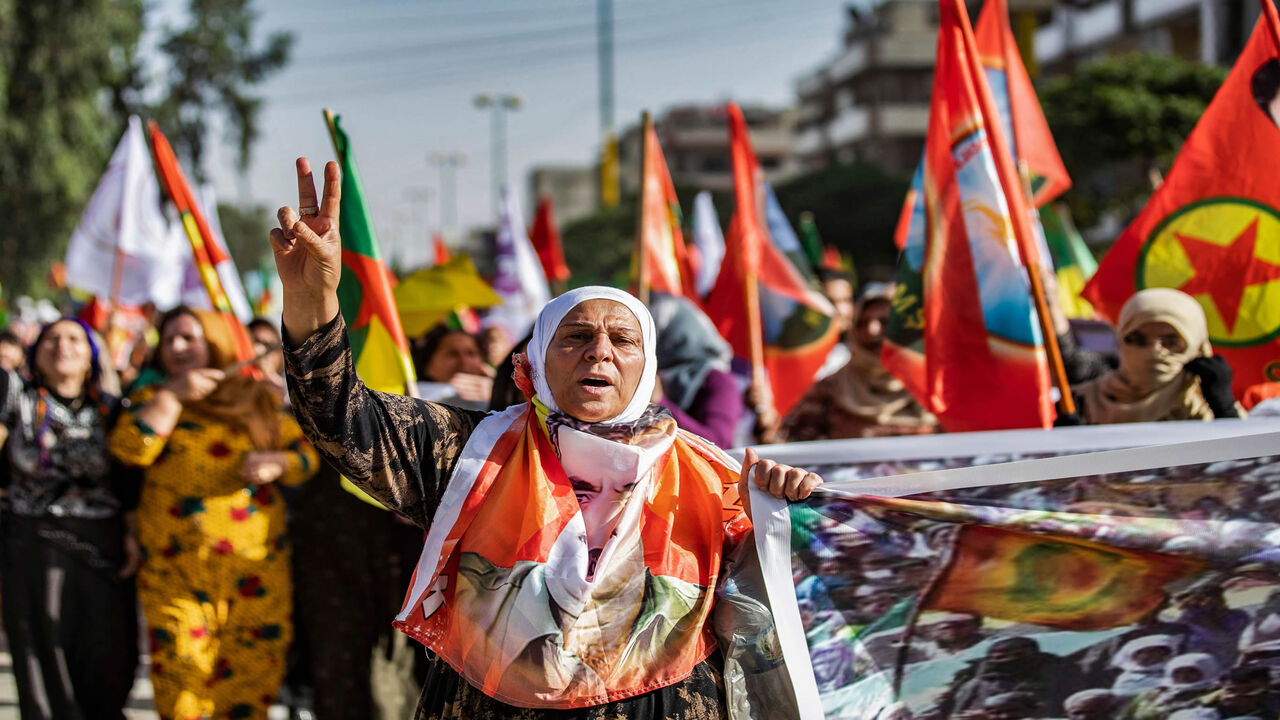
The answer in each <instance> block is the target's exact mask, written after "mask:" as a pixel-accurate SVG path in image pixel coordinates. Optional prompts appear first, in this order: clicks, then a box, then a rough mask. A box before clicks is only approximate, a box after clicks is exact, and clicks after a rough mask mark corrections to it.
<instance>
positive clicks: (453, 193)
mask: <svg viewBox="0 0 1280 720" xmlns="http://www.w3.org/2000/svg"><path fill="white" fill-rule="evenodd" d="M466 162H467V155H466V153H462V152H458V151H456V150H455V151H454V152H450V153H442V152H433V153H431V154H430V155H428V156H427V164H428V165H430V166H431V167H438V168H440V229H441V232H446V231H449V230H453V229H454V228H455V227H457V225H458V193H457V179H458V178H457V170H458V167H459V166H461V165H464V164H466Z"/></svg>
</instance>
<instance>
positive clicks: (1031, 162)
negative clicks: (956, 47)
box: [973, 0, 1071, 208]
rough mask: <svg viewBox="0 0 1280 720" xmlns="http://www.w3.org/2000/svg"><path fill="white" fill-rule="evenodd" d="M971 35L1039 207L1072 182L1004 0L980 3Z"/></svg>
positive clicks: (1016, 157) (1015, 156)
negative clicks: (1045, 115)
mask: <svg viewBox="0 0 1280 720" xmlns="http://www.w3.org/2000/svg"><path fill="white" fill-rule="evenodd" d="M973 35H974V42H975V43H976V44H977V46H978V55H979V56H980V57H981V59H982V67H983V69H984V70H986V76H987V84H988V85H989V86H990V87H991V97H992V99H994V100H995V102H996V109H997V110H998V111H999V113H1000V118H1001V119H1002V120H1003V121H1004V136H1005V140H1006V141H1007V142H1008V144H1009V151H1010V152H1011V153H1012V154H1013V159H1014V162H1015V163H1016V164H1017V166H1018V169H1019V171H1021V174H1022V175H1023V176H1024V177H1025V178H1026V180H1027V182H1028V184H1029V185H1030V189H1031V194H1030V197H1029V199H1030V200H1031V203H1032V204H1033V205H1035V206H1036V207H1037V208H1038V207H1040V206H1042V205H1044V204H1045V203H1047V202H1049V201H1050V200H1052V199H1054V198H1055V197H1057V196H1059V195H1061V194H1062V193H1064V192H1066V191H1067V188H1069V187H1071V177H1070V176H1068V175H1067V168H1066V167H1064V166H1063V164H1062V157H1061V156H1059V155H1058V146H1057V145H1055V144H1054V142H1053V135H1052V134H1050V132H1049V123H1048V122H1046V121H1045V119H1044V111H1043V110H1041V109H1040V101H1039V100H1037V99H1036V91H1035V89H1034V88H1033V87H1032V86H1031V78H1030V77H1029V76H1028V75H1027V68H1026V67H1025V66H1024V65H1023V64H1022V57H1021V56H1020V55H1018V46H1017V44H1016V43H1015V42H1014V40H1013V29H1012V28H1010V27H1009V7H1008V5H1007V4H1006V3H1005V0H987V2H985V3H983V5H982V14H981V15H979V16H978V24H977V25H976V26H974V29H973Z"/></svg>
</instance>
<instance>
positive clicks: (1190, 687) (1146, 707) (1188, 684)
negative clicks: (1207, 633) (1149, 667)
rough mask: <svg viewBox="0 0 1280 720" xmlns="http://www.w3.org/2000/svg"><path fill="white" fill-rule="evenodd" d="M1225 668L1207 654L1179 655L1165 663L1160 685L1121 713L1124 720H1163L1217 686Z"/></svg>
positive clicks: (1136, 699)
mask: <svg viewBox="0 0 1280 720" xmlns="http://www.w3.org/2000/svg"><path fill="white" fill-rule="evenodd" d="M1220 677H1222V667H1221V666H1220V665H1218V661H1217V660H1215V659H1214V658H1213V656H1212V655H1209V654H1207V653H1186V654H1184V655H1179V656H1177V657H1175V658H1173V659H1172V660H1170V661H1169V662H1168V663H1166V664H1165V666H1164V678H1163V680H1162V681H1161V683H1160V685H1159V686H1158V687H1155V688H1151V689H1149V690H1146V691H1145V692H1143V693H1141V694H1140V695H1138V696H1137V697H1135V698H1134V699H1133V701H1132V702H1131V703H1129V705H1128V706H1127V707H1126V708H1125V710H1124V713H1123V714H1122V715H1121V716H1120V717H1121V718H1122V719H1123V720H1162V718H1166V717H1168V716H1169V714H1170V713H1172V712H1174V711H1175V710H1180V709H1182V708H1185V707H1190V706H1191V705H1193V704H1194V703H1195V701H1196V700H1198V699H1199V698H1201V697H1203V696H1204V695H1205V694H1206V693H1208V692H1210V691H1211V690H1214V689H1216V688H1217V685H1218V678H1220Z"/></svg>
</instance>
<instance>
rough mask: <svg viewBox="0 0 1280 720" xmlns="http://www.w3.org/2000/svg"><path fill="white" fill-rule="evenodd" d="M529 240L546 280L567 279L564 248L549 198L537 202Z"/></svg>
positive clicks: (559, 280) (567, 270) (563, 280)
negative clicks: (536, 210)
mask: <svg viewBox="0 0 1280 720" xmlns="http://www.w3.org/2000/svg"><path fill="white" fill-rule="evenodd" d="M529 242H531V243H533V249H534V250H536V251H537V253H538V262H540V263H542V271H543V272H544V273H546V275H547V282H549V283H561V282H565V281H566V280H568V279H569V266H568V265H566V264H565V262H564V248H563V247H562V246H561V244H560V229H559V228H558V227H556V215H555V210H554V209H553V208H552V206H551V198H549V197H543V198H542V200H540V201H539V202H538V213H537V215H535V216H534V218H533V227H532V228H530V229H529Z"/></svg>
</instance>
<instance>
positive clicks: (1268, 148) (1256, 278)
mask: <svg viewBox="0 0 1280 720" xmlns="http://www.w3.org/2000/svg"><path fill="white" fill-rule="evenodd" d="M1277 98H1280V20H1277V15H1276V8H1275V5H1273V4H1272V3H1271V1H1270V0H1262V17H1260V18H1259V19H1258V24H1257V25H1256V26H1255V27H1254V30H1253V35H1252V37H1251V38H1250V40H1249V43H1248V45H1246V46H1245V49H1244V52H1242V53H1240V58H1239V59H1238V60H1237V61H1236V64H1235V67H1234V68H1232V70H1231V74H1230V75H1228V76H1227V79H1226V81H1225V82H1223V83H1222V87H1221V88H1219V89H1218V93H1217V94H1216V95H1215V96H1214V98H1213V102H1211V103H1210V104H1209V107H1208V108H1206V109H1205V112H1204V115H1203V116H1201V118H1200V121H1199V122H1198V123H1197V124H1196V127H1195V129H1194V130H1192V131H1191V134H1190V135H1189V136H1188V137H1187V141H1186V143H1184V144H1183V146H1182V151H1181V152H1180V153H1179V154H1178V158H1177V159H1176V160H1175V161H1174V163H1173V168H1172V169H1171V170H1170V171H1169V174H1168V175H1167V176H1166V177H1165V181H1164V184H1162V185H1161V186H1160V188H1159V189H1158V190H1157V191H1156V192H1155V194H1154V195H1153V196H1152V197H1151V200H1150V202H1148V203H1147V206H1146V207H1145V208H1144V209H1143V210H1142V212H1141V213H1140V214H1139V215H1138V217H1137V218H1136V219H1135V220H1134V221H1133V222H1132V223H1131V224H1130V225H1129V227H1127V228H1125V231H1124V233H1123V234H1121V235H1120V238H1119V239H1118V240H1116V243H1115V245H1114V246H1112V248H1111V250H1110V251H1109V252H1108V253H1107V254H1106V256H1105V257H1104V258H1103V259H1102V262H1101V263H1100V264H1099V265H1098V272H1097V273H1096V274H1095V275H1094V276H1093V279H1092V280H1090V281H1089V284H1088V285H1086V286H1085V289H1084V293H1083V294H1084V296H1085V297H1086V298H1087V299H1088V300H1089V302H1091V303H1093V306H1094V308H1096V309H1097V310H1098V311H1099V312H1101V313H1102V314H1103V315H1104V316H1106V317H1107V318H1109V319H1111V320H1112V321H1115V319H1116V318H1117V316H1118V315H1119V313H1120V308H1121V306H1123V305H1124V303H1125V301H1126V300H1128V299H1129V297H1130V296H1132V295H1133V294H1134V293H1135V292H1137V291H1138V290H1142V289H1144V288H1149V287H1171V288H1177V289H1178V290H1181V291H1183V292H1185V293H1187V294H1188V295H1191V296H1192V297H1194V298H1195V299H1196V300H1198V301H1199V302H1200V306H1201V307H1203V308H1204V312H1205V316H1206V318H1207V319H1208V321H1209V341H1210V342H1211V343H1212V344H1213V347H1214V352H1216V353H1218V354H1220V355H1222V356H1223V357H1224V358H1226V360H1227V362H1229V363H1230V364H1231V367H1232V369H1233V370H1234V371H1235V380H1234V384H1233V389H1234V390H1235V393H1236V396H1237V397H1239V396H1241V395H1242V394H1243V392H1244V390H1245V389H1246V388H1248V387H1249V386H1251V385H1254V384H1257V383H1260V382H1264V381H1267V380H1272V381H1275V380H1280V182H1277V180H1276V178H1277V173H1280V100H1278V99H1277Z"/></svg>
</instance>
